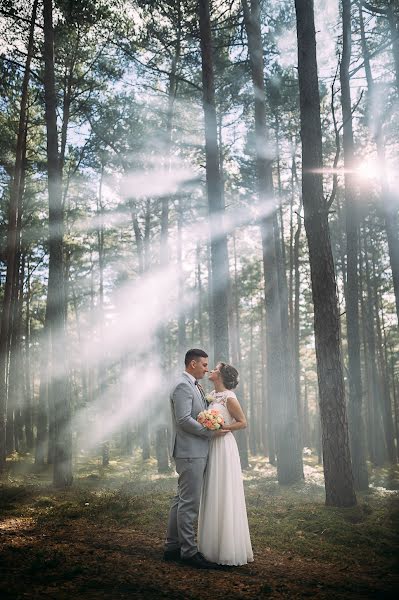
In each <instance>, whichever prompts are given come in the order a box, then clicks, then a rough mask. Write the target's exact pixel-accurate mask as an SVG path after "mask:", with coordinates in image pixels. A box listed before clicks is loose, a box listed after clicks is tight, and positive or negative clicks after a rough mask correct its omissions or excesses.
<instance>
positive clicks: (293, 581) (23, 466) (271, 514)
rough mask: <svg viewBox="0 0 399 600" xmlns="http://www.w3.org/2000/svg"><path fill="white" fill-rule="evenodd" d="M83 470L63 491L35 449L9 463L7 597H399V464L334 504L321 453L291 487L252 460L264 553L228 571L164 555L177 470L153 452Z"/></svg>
mask: <svg viewBox="0 0 399 600" xmlns="http://www.w3.org/2000/svg"><path fill="white" fill-rule="evenodd" d="M75 472H76V477H75V482H74V485H73V487H72V489H70V490H68V491H66V492H60V491H56V490H54V488H52V486H51V483H50V473H49V472H47V471H43V472H41V473H37V472H36V473H35V472H34V469H33V466H32V465H31V464H30V460H29V457H26V456H25V457H21V456H15V457H13V459H12V460H11V461H9V464H8V473H7V475H6V476H5V477H3V479H2V480H1V481H0V572H1V573H2V575H1V577H0V597H1V598H2V599H3V600H11V599H12V600H19V599H26V598H29V599H30V598H32V599H36V598H40V599H41V600H47V599H55V600H64V599H74V600H75V599H76V600H80V599H82V600H83V599H84V600H91V599H97V598H98V599H107V600H108V599H109V600H111V599H112V600H113V599H119V598H143V599H152V598H154V599H156V598H170V599H172V600H184V599H190V600H195V599H198V600H200V599H201V600H207V599H210V598H212V599H213V598H224V599H225V600H230V599H232V600H238V599H249V598H256V599H258V598H259V599H261V598H290V599H291V598H292V599H295V598H320V599H330V598H334V599H335V598H337V599H355V598H386V599H388V598H394V597H397V592H398V591H399V575H398V569H397V559H398V554H399V539H398V530H399V497H398V492H397V491H396V490H398V489H399V471H398V470H397V469H392V468H386V469H380V470H378V471H375V472H373V474H372V486H371V487H370V491H369V492H368V493H367V494H361V495H359V498H358V499H359V505H358V506H357V507H356V508H352V509H335V508H328V507H325V506H324V490H323V477H322V469H321V467H320V466H318V465H316V464H314V461H313V460H312V457H308V458H307V464H306V465H305V475H306V477H305V482H304V483H301V484H298V485H295V486H290V487H281V486H279V485H278V483H277V481H276V473H275V469H274V468H273V467H271V466H270V465H269V464H268V463H267V462H266V460H265V459H264V458H262V457H256V458H254V459H253V460H252V461H251V468H250V469H249V470H248V471H245V473H244V478H245V490H246V498H247V506H248V517H249V523H250V530H251V538H252V544H253V548H254V557H255V560H254V562H253V563H251V564H249V565H246V566H244V567H236V568H227V569H226V570H222V571H198V570H196V569H193V568H191V567H186V566H182V565H179V564H175V563H165V562H163V560H162V552H163V549H162V546H163V539H164V533H165V526H166V520H167V514H168V507H169V503H170V499H171V497H172V495H173V494H174V491H175V486H176V477H175V475H174V474H170V475H158V474H157V472H156V464H155V461H154V460H152V459H150V460H149V461H145V462H143V461H142V460H141V459H140V458H139V456H135V457H134V458H130V459H126V458H125V459H121V458H117V457H115V458H114V459H113V460H111V462H110V465H109V467H107V468H106V469H104V468H102V467H101V466H100V465H99V463H98V462H97V461H96V459H95V458H91V459H89V458H88V457H85V458H84V457H79V460H78V461H77V463H76V464H75ZM395 592H396V593H395Z"/></svg>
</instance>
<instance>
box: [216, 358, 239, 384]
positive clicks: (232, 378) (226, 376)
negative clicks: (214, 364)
mask: <svg viewBox="0 0 399 600" xmlns="http://www.w3.org/2000/svg"><path fill="white" fill-rule="evenodd" d="M219 372H220V376H221V378H222V381H223V385H224V387H225V388H226V389H228V390H234V388H236V387H237V385H238V382H239V378H238V371H237V369H236V368H235V367H232V366H231V365H226V363H223V362H220V363H219Z"/></svg>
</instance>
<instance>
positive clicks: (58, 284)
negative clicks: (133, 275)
mask: <svg viewBox="0 0 399 600" xmlns="http://www.w3.org/2000/svg"><path fill="white" fill-rule="evenodd" d="M43 24H44V98H45V108H46V110H45V118H46V131H47V170H48V194H49V255H50V256H49V281H48V296H47V303H48V311H49V313H48V315H49V329H50V336H51V363H52V373H51V384H50V389H49V396H50V402H51V403H52V404H53V406H54V427H55V444H54V472H53V482H54V485H55V486H56V487H60V488H65V487H68V486H70V485H71V484H72V480H73V475H72V431H71V407H70V397H69V390H68V383H67V379H66V376H67V372H68V371H67V364H66V362H65V311H66V299H65V287H64V272H63V266H64V260H63V237H64V215H63V206H62V204H63V203H62V174H61V169H60V160H59V152H58V132H57V96H56V90H55V75H54V28H53V2H52V0H44V1H43Z"/></svg>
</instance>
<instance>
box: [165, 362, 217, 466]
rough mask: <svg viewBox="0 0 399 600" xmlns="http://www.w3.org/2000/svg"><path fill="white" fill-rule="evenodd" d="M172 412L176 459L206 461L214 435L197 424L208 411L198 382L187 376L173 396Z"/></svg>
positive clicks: (171, 397)
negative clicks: (200, 459)
mask: <svg viewBox="0 0 399 600" xmlns="http://www.w3.org/2000/svg"><path fill="white" fill-rule="evenodd" d="M170 403H171V409H172V444H171V451H172V456H174V457H175V458H206V457H207V456H208V450H209V440H210V439H211V438H212V437H213V435H214V432H212V431H209V429H207V428H206V427H204V426H203V425H200V423H198V421H197V416H198V414H199V413H200V412H201V411H202V410H205V409H206V408H207V406H206V402H205V401H202V400H201V399H200V397H199V394H198V392H197V390H196V389H195V384H194V382H193V381H192V380H191V379H190V378H189V377H188V375H186V374H185V373H183V374H182V375H181V377H180V379H178V381H177V382H176V383H175V385H174V387H173V388H172V391H171V394H170Z"/></svg>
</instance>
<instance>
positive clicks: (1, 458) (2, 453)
mask: <svg viewBox="0 0 399 600" xmlns="http://www.w3.org/2000/svg"><path fill="white" fill-rule="evenodd" d="M37 6H38V0H34V2H33V6H32V16H31V21H30V28H29V41H28V49H27V57H26V62H25V72H24V78H23V82H22V90H21V105H20V111H19V125H18V135H17V147H16V156H15V166H14V174H13V175H14V176H13V181H12V184H11V194H10V204H9V211H8V226H7V273H6V282H5V288H4V299H3V307H2V313H1V327H0V472H2V470H3V469H4V467H5V460H6V425H7V371H8V352H9V347H8V342H9V327H10V318H11V310H12V307H11V296H12V286H13V282H14V278H15V270H16V264H15V261H16V252H17V245H16V243H17V219H18V202H19V198H20V194H21V173H22V167H23V155H24V152H23V146H24V143H25V141H26V140H25V128H26V113H27V103H28V85H29V78H30V64H31V60H32V56H33V41H34V30H35V22H36V13H37Z"/></svg>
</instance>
